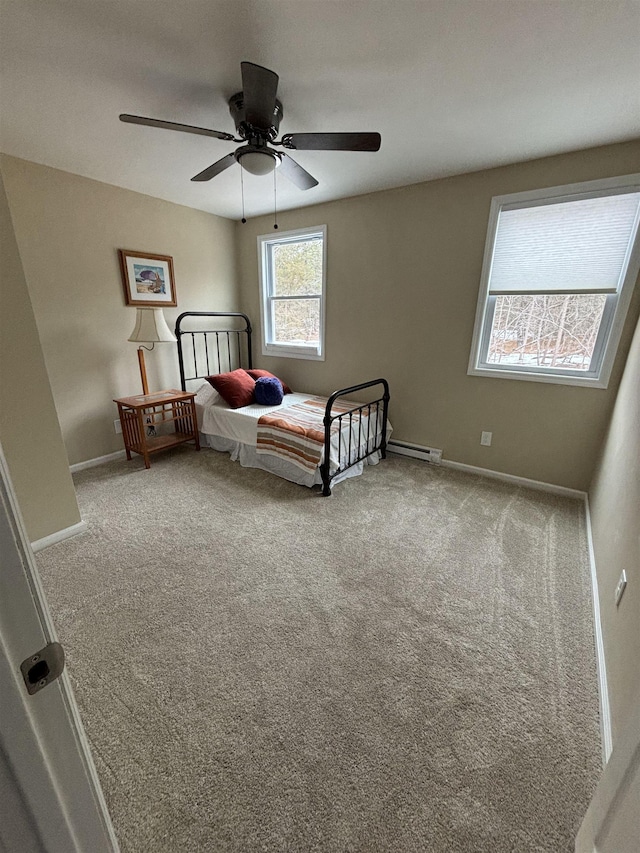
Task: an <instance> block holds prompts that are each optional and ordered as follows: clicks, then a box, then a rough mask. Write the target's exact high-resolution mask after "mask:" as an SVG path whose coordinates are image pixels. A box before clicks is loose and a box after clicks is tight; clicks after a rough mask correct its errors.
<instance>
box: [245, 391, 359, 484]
mask: <svg viewBox="0 0 640 853" xmlns="http://www.w3.org/2000/svg"><path fill="white" fill-rule="evenodd" d="M326 405H327V401H326V398H325V399H323V398H322V397H311V398H310V399H309V400H305V401H304V402H303V403H296V404H295V405H293V406H287V407H286V408H285V409H280V410H278V411H275V412H271V413H270V414H268V415H262V417H261V418H260V419H259V420H258V441H257V447H256V450H257V452H258V453H262V454H265V453H266V454H269V455H271V456H278V457H279V458H281V459H287V460H288V461H289V462H293V464H294V465H296V466H297V467H298V468H301V469H302V470H303V471H309V472H313V471H315V469H316V468H317V467H318V465H319V464H320V463H321V462H322V455H323V451H324V414H325V407H326ZM359 405H360V404H359V403H350V402H344V403H334V405H333V408H332V410H331V411H332V413H333V414H338V413H340V412H348V411H350V410H351V409H353V408H354V407H357V406H359ZM358 422H359V413H358V412H354V413H353V415H352V417H351V418H349V419H347V420H346V422H345V423H346V431H347V438H346V441H347V442H348V434H349V433H348V431H349V428H350V426H351V429H353V425H356V426H357V424H358ZM338 428H339V427H338V421H334V422H333V424H332V427H331V430H332V433H335V434H337V432H338ZM344 430H345V425H343V431H344ZM356 432H357V430H356ZM333 443H334V442H333V440H332V444H333Z"/></svg>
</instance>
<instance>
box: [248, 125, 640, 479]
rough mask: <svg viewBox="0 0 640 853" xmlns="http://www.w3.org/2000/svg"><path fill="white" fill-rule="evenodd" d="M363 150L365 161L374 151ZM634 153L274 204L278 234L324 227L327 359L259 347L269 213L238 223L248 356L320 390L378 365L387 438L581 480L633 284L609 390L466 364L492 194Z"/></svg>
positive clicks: (597, 436) (638, 299) (592, 170)
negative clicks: (259, 251)
mask: <svg viewBox="0 0 640 853" xmlns="http://www.w3.org/2000/svg"><path fill="white" fill-rule="evenodd" d="M336 156H351V155H348V154H345V155H336ZM359 156H365V155H359ZM366 156H370V157H371V162H372V168H373V167H374V162H375V155H366ZM639 163H640V140H638V141H636V142H633V143H628V144H623V145H615V146H607V147H604V148H596V149H591V150H588V151H581V152H576V153H573V154H568V155H563V156H559V157H551V158H546V159H543V160H536V161H531V162H528V163H522V164H518V165H514V166H508V167H504V168H500V169H492V170H488V171H484V172H476V173H472V174H468V175H461V176H458V177H453V178H447V179H444V180H439V181H431V182H429V183H424V184H417V185H414V186H410V187H405V188H401V189H397V190H390V191H386V192H379V193H374V194H371V195H366V196H359V197H357V198H352V199H346V200H342V201H337V202H332V203H329V204H322V205H318V206H315V207H307V208H303V209H300V210H295V211H288V212H285V213H281V214H279V217H278V219H279V230H280V231H281V232H282V231H285V230H288V229H292V228H299V227H306V226H313V225H321V224H326V225H327V227H328V235H327V240H328V259H327V327H326V328H327V332H326V335H327V337H326V352H327V357H326V361H325V362H312V361H301V360H294V359H283V358H274V357H267V356H262V355H261V342H260V329H259V326H260V322H259V320H260V308H259V294H258V268H257V255H256V236H257V235H258V234H266V233H270V234H273V233H274V231H273V217H270V216H265V217H260V218H257V219H254V220H250V221H249V222H248V223H247V224H246V225H241V224H239V223H238V224H237V225H236V229H237V235H238V245H239V263H240V277H241V307H242V310H244V311H246V312H247V313H248V314H249V316H250V317H251V318H252V319H253V321H254V326H255V327H256V331H257V335H256V339H257V340H256V348H255V349H256V361H257V362H258V363H259V366H262V367H265V368H267V369H269V370H272V371H273V372H275V373H277V374H278V373H279V374H282V376H283V378H284V379H286V381H287V382H289V384H291V385H292V386H293V387H294V388H300V389H304V390H308V391H312V392H316V393H329V392H331V391H333V390H335V389H336V388H339V387H344V386H346V385H350V384H353V383H356V382H361V381H364V380H367V379H370V378H374V377H376V376H378V375H383V376H385V377H387V378H388V380H389V382H390V386H391V396H392V400H391V408H390V416H391V421H392V423H393V426H394V430H395V432H394V437H395V438H397V439H401V440H404V441H409V442H414V443H417V444H422V445H428V446H431V447H439V448H442V449H443V451H444V456H445V458H447V459H451V460H456V461H458V462H464V463H467V464H470V465H477V466H480V467H483V468H490V469H494V470H497V471H503V472H507V473H511V474H516V475H519V476H523V477H530V478H532V479H535V480H542V481H545V482H549V483H556V484H560V485H563V486H568V487H570V488H576V489H582V490H584V489H586V488H587V486H588V484H589V481H590V479H591V475H592V472H593V465H594V460H595V458H596V455H597V452H598V450H599V447H600V444H601V442H602V438H603V435H604V430H605V427H606V424H607V420H608V417H609V414H610V411H611V406H612V404H613V400H614V398H615V393H616V389H617V384H618V381H619V378H620V373H621V369H622V365H623V363H624V356H625V355H626V350H627V348H628V345H629V339H630V336H631V332H632V330H633V326H634V321H635V318H636V317H637V315H638V310H639V307H640V288H637V292H636V295H635V298H634V301H633V303H632V306H631V309H630V312H629V317H628V321H627V324H626V326H625V332H624V334H623V338H622V343H621V347H620V354H619V358H618V359H617V362H616V366H615V368H614V371H613V376H612V379H611V383H610V385H609V388H608V389H607V390H601V389H585V388H577V387H572V386H563V385H551V384H543V383H537V382H518V381H515V380H511V379H488V378H484V377H472V376H467V365H468V360H469V352H470V346H471V335H472V331H473V323H474V317H475V310H476V302H477V297H478V287H479V283H480V272H481V266H482V257H483V251H484V242H485V237H486V230H487V221H488V215H489V205H490V202H491V197H492V196H494V195H501V194H503V193H512V192H519V191H522V190H527V189H539V188H540V187H545V186H557V185H560V184H566V183H571V182H575V181H584V180H594V179H597V178H604V177H608V176H613V175H624V174H629V173H631V172H634V171H637V169H638V164H639ZM319 177H320V178H321V177H322V176H319ZM482 430H490V431H491V432H493V446H492V447H481V446H480V433H481V431H482Z"/></svg>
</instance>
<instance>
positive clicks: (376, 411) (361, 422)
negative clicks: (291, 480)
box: [320, 379, 389, 497]
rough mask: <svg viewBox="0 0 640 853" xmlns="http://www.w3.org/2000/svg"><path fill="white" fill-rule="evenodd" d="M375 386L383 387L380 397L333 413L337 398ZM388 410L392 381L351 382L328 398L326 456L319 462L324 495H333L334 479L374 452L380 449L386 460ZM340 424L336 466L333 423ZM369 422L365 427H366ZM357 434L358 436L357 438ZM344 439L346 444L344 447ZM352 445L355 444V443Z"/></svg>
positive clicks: (325, 439) (325, 434)
mask: <svg viewBox="0 0 640 853" xmlns="http://www.w3.org/2000/svg"><path fill="white" fill-rule="evenodd" d="M376 385H381V386H382V387H383V394H382V396H381V397H379V398H378V399H377V400H373V401H372V402H370V403H363V404H362V405H359V406H354V407H353V408H352V409H348V410H347V411H340V412H337V413H335V414H334V413H333V412H332V409H333V406H334V403H335V402H336V400H338V399H339V398H340V397H347V396H349V395H351V394H357V393H358V391H363V390H365V389H367V388H374V387H375V386H376ZM388 409H389V383H388V382H387V380H386V379H372V380H371V382H363V383H362V384H361V385H352V386H351V387H350V388H341V389H340V390H339V391H334V392H333V394H332V395H331V396H330V397H329V399H328V400H327V405H326V407H325V415H324V458H323V460H322V464H321V465H320V474H321V475H322V494H323V495H324V496H325V497H328V496H329V495H330V494H331V482H332V480H333V479H334V478H335V477H337V476H338V474H341V473H342V472H343V471H346V470H347V468H351V467H352V466H353V465H357V464H358V462H362V461H363V460H364V459H366V458H367V457H368V456H371V454H372V453H375V452H376V451H378V450H379V451H380V455H381V456H382V458H383V459H384V458H385V457H386V455H387V411H388ZM336 421H337V422H338V424H337V435H338V455H337V458H338V464H337V468H334V469H332V467H331V435H332V433H335V431H336V430H335V428H334V424H335V423H336ZM365 423H366V426H365ZM346 426H348V430H349V433H348V435H349V437H348V446H346V439H343V434H344V427H346ZM356 433H357V439H356ZM343 441H344V442H345V446H344V447H343V446H342V445H343ZM352 445H353V446H352Z"/></svg>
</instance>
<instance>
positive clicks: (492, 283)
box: [469, 175, 640, 388]
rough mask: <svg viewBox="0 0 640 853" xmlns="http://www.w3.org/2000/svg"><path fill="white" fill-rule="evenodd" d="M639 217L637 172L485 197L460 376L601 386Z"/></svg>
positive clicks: (629, 278) (638, 251)
mask: <svg viewBox="0 0 640 853" xmlns="http://www.w3.org/2000/svg"><path fill="white" fill-rule="evenodd" d="M639 223H640V175H631V176H627V177H625V178H616V179H612V180H606V181H592V182H590V183H587V184H580V185H572V186H568V187H555V188H552V189H547V190H540V191H536V192H529V193H517V194H515V195H508V196H499V197H496V198H494V199H493V200H492V203H491V212H490V217H489V229H488V233H487V242H486V246H485V257H484V264H483V268H482V279H481V285H480V295H479V299H478V309H477V313H476V324H475V329H474V335H473V344H472V349H471V360H470V363H469V373H470V374H473V375H480V376H487V375H489V376H501V377H504V378H510V379H525V380H529V381H536V382H556V383H564V384H568V385H591V386H592V387H597V388H606V387H607V383H608V381H609V376H610V374H611V368H612V366H613V360H614V358H615V353H616V349H617V346H618V342H619V340H620V334H621V331H622V325H623V323H624V318H625V316H626V313H627V308H628V307H629V300H630V298H631V294H632V291H633V287H634V285H635V282H636V278H637V275H638V270H639V268H640V239H639V237H638V230H639Z"/></svg>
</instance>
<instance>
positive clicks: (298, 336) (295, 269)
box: [258, 225, 327, 361]
mask: <svg viewBox="0 0 640 853" xmlns="http://www.w3.org/2000/svg"><path fill="white" fill-rule="evenodd" d="M326 236H327V229H326V226H325V225H321V226H319V227H317V228H304V229H301V230H299V231H287V232H286V233H283V234H278V236H277V237H273V236H271V235H264V236H262V237H258V258H259V264H260V286H261V290H262V301H261V309H262V352H263V355H279V356H282V355H283V356H289V357H292V358H311V359H316V360H318V361H324V295H325V278H326V274H325V271H326Z"/></svg>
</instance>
